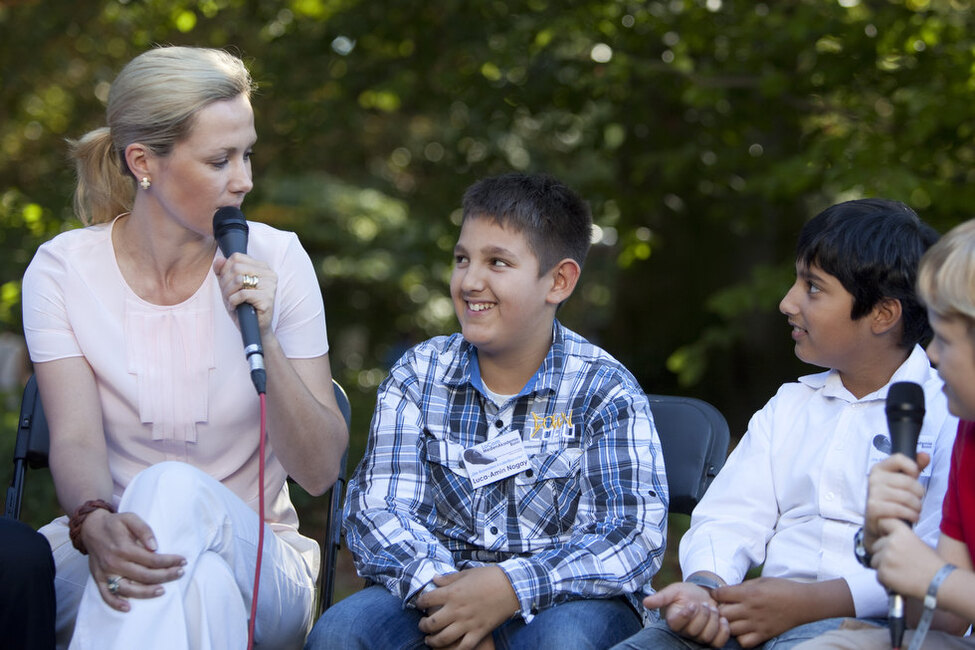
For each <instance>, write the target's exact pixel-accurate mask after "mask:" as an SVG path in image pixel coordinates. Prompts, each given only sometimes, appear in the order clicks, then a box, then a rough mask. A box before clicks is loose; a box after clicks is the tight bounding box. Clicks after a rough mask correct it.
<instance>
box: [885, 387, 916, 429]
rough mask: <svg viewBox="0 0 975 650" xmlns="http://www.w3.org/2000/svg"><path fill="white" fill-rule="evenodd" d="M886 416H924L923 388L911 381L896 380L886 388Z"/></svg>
mask: <svg viewBox="0 0 975 650" xmlns="http://www.w3.org/2000/svg"><path fill="white" fill-rule="evenodd" d="M884 410H885V411H886V412H887V417H888V418H890V417H901V418H912V419H914V418H916V419H918V420H921V419H923V418H924V389H922V388H921V386H920V385H919V384H915V383H914V382H913V381H898V382H895V383H893V384H891V385H890V388H889V389H888V390H887V404H886V406H885V407H884Z"/></svg>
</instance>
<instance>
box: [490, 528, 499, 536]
mask: <svg viewBox="0 0 975 650" xmlns="http://www.w3.org/2000/svg"><path fill="white" fill-rule="evenodd" d="M491 534H492V535H497V534H498V527H497V526H491Z"/></svg>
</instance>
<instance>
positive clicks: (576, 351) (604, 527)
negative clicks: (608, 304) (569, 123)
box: [306, 174, 668, 650]
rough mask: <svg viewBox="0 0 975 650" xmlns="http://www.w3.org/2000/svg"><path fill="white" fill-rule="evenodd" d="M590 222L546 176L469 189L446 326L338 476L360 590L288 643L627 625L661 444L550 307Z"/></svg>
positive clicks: (658, 485) (609, 630) (663, 495)
mask: <svg viewBox="0 0 975 650" xmlns="http://www.w3.org/2000/svg"><path fill="white" fill-rule="evenodd" d="M591 225H592V219H591V216H590V212H589V209H588V206H587V205H586V204H585V203H584V202H583V201H582V200H581V199H580V198H579V197H578V196H577V195H576V194H575V193H574V192H572V191H571V190H570V189H569V188H567V187H566V186H565V185H563V184H562V183H560V182H558V181H557V180H555V179H553V178H551V177H548V176H539V175H534V176H529V175H524V174H508V175H504V176H499V177H495V178H488V179H484V180H482V181H479V182H478V183H476V184H474V185H473V186H471V187H470V188H469V189H468V190H467V192H466V193H465V196H464V218H463V223H462V226H461V232H460V237H459V239H458V242H457V245H456V247H455V249H454V256H455V263H454V270H453V273H452V275H451V280H450V293H451V297H452V299H453V302H454V308H455V311H456V313H457V318H458V320H459V321H460V325H461V333H460V334H454V335H452V336H441V337H435V338H433V339H430V340H428V341H426V342H424V343H421V344H420V345H417V346H416V347H414V348H413V349H411V350H410V351H408V352H407V353H406V354H405V355H404V356H403V357H402V358H401V359H400V360H399V361H398V362H397V363H396V364H395V366H394V367H393V368H392V370H391V372H390V374H389V376H388V377H387V378H386V380H385V381H384V382H383V384H382V385H381V386H380V388H379V396H378V401H377V406H376V411H375V414H374V416H373V420H372V425H371V431H370V436H369V442H368V445H367V448H366V452H365V456H364V457H363V460H362V462H361V463H360V465H359V467H358V468H357V469H356V472H355V475H354V476H353V478H352V480H351V481H350V482H349V488H348V498H347V502H346V521H345V531H346V539H347V541H348V544H349V547H350V548H351V549H352V552H353V555H354V556H355V561H356V567H357V569H358V571H359V574H360V575H362V576H363V577H365V578H367V579H369V580H370V581H371V582H373V583H374V584H373V585H372V586H370V587H367V588H366V589H364V590H363V591H360V592H358V593H356V594H354V595H353V596H351V597H349V598H347V599H345V600H343V601H342V602H340V603H338V604H337V605H335V606H333V607H332V608H330V609H329V610H328V611H327V612H326V613H325V614H324V615H323V617H322V618H321V619H320V620H319V622H318V623H317V625H316V626H315V628H314V630H313V631H312V634H311V636H310V637H309V640H308V644H307V646H306V648H309V649H324V648H330V649H331V648H366V647H372V648H394V647H396V648H400V647H423V646H424V644H426V645H429V646H430V647H434V648H440V647H465V648H470V647H478V648H491V647H495V646H497V647H506V648H532V649H535V648H548V647H550V648H555V647H558V648H559V649H560V650H568V649H570V648H576V647H579V648H582V647H586V648H588V647H608V646H609V645H612V644H613V643H615V642H616V641H619V640H622V639H625V638H626V637H627V636H629V635H630V634H632V633H634V632H636V631H637V630H639V629H640V627H641V626H642V620H641V614H640V613H639V612H640V611H641V610H642V608H640V606H639V599H640V597H641V595H644V594H647V593H649V592H650V579H651V578H652V577H653V575H654V573H656V571H657V569H658V568H659V567H660V562H661V559H662V557H663V552H664V542H665V539H666V521H667V518H666V516H667V498H668V497H667V484H666V475H665V472H664V465H663V453H662V451H661V448H660V442H659V440H658V438H657V434H656V430H655V429H654V425H653V417H652V415H651V413H650V408H649V404H648V402H647V399H646V397H645V395H644V393H643V391H642V389H641V388H640V386H639V385H638V384H637V382H636V380H635V379H634V378H633V376H632V375H631V374H630V373H629V372H628V371H627V370H626V368H624V367H623V366H622V365H621V364H620V363H619V362H618V361H616V360H615V359H614V358H613V357H611V356H610V355H608V354H607V353H606V352H604V351H603V350H601V349H599V348H598V347H596V346H594V345H592V344H590V343H589V342H587V341H586V340H585V339H583V338H582V337H580V336H579V335H577V334H575V333H573V332H571V331H569V330H568V329H566V328H565V327H563V326H562V325H561V324H560V323H559V322H558V321H557V320H556V318H555V314H556V310H557V309H558V306H559V304H561V303H562V302H563V301H564V300H566V299H567V298H568V297H569V295H570V294H571V293H572V291H573V289H575V286H576V283H577V281H578V278H579V274H580V270H581V267H582V264H583V261H584V259H585V256H586V253H587V251H588V249H589V243H590V232H591Z"/></svg>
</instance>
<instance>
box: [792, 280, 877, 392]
mask: <svg viewBox="0 0 975 650" xmlns="http://www.w3.org/2000/svg"><path fill="white" fill-rule="evenodd" d="M852 310H853V295H852V294H850V292H849V291H847V290H846V289H845V288H844V287H843V285H842V284H841V283H840V281H839V280H838V279H836V277H835V276H833V275H830V274H829V273H826V272H825V271H823V270H822V269H821V268H820V267H819V266H818V265H816V264H810V265H809V266H808V267H807V266H805V265H803V264H801V263H797V264H796V281H795V283H794V284H793V285H792V287H791V288H790V289H789V291H788V293H786V294H785V297H784V298H783V299H782V301H781V302H780V303H779V311H781V312H782V313H783V314H785V315H786V316H788V318H789V325H791V326H792V339H793V340H794V341H795V343H796V345H795V353H796V356H797V357H799V358H800V359H801V360H803V361H805V362H806V363H810V364H812V365H815V366H820V367H822V368H834V369H836V370H839V371H840V373H841V374H842V373H843V372H844V371H846V370H848V369H850V368H856V367H858V366H859V365H860V363H861V362H862V361H864V359H862V357H863V355H864V354H869V353H870V351H871V348H870V347H869V346H867V345H865V344H866V343H867V342H868V341H869V340H870V338H871V330H870V314H867V315H866V316H864V317H862V318H859V319H857V320H853V319H852V318H851V316H850V314H851V313H852Z"/></svg>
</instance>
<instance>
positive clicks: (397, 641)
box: [305, 585, 640, 650]
mask: <svg viewBox="0 0 975 650" xmlns="http://www.w3.org/2000/svg"><path fill="white" fill-rule="evenodd" d="M422 616H423V614H422V613H421V612H419V611H418V610H415V609H412V608H407V609H404V608H403V605H402V603H401V602H400V600H399V598H396V597H395V596H393V595H392V594H390V593H389V591H387V590H386V589H385V588H384V587H382V586H379V585H374V586H372V587H367V588H366V589H363V590H362V591H360V592H357V593H355V594H353V595H351V596H349V597H348V598H346V599H344V600H342V601H339V602H338V603H336V604H335V605H333V606H332V607H330V608H329V609H328V610H327V611H326V612H325V613H324V614H322V617H321V618H320V619H319V620H318V622H317V623H316V624H315V627H314V628H313V629H312V631H311V634H310V635H309V636H308V641H307V642H306V643H305V650H353V649H354V650H365V649H367V648H369V649H374V650H396V649H404V650H405V649H414V648H426V647H427V646H426V645H425V644H424V643H423V637H424V634H423V633H422V632H420V630H419V628H418V627H417V626H418V625H419V623H420V618H421V617H422ZM639 629H640V618H639V617H638V616H637V614H636V612H634V611H633V608H632V607H630V605H629V604H628V603H627V602H626V600H624V599H623V598H620V597H617V598H611V599H607V600H573V601H569V602H566V603H562V604H559V605H555V606H553V607H549V608H547V609H543V610H542V611H540V612H539V613H538V614H537V615H536V616H535V618H534V619H533V620H532V622H531V623H525V622H524V620H523V619H522V618H521V617H516V618H513V619H511V620H510V621H508V622H507V623H504V624H503V625H501V626H500V627H499V628H497V629H496V630H495V631H494V645H495V647H496V648H497V650H505V649H507V650H521V649H524V650H594V649H596V648H608V647H609V646H611V645H613V644H614V643H617V642H619V641H621V640H623V639H625V638H627V637H628V636H630V635H631V634H634V633H635V632H636V631H637V630H639Z"/></svg>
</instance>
